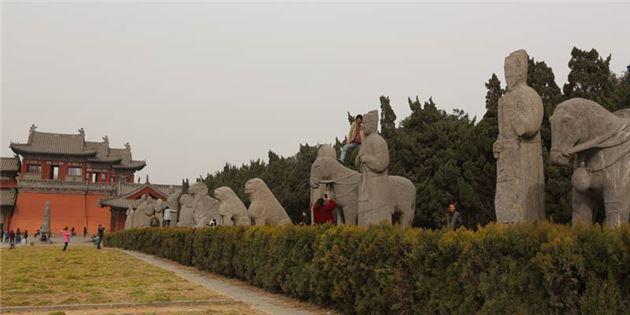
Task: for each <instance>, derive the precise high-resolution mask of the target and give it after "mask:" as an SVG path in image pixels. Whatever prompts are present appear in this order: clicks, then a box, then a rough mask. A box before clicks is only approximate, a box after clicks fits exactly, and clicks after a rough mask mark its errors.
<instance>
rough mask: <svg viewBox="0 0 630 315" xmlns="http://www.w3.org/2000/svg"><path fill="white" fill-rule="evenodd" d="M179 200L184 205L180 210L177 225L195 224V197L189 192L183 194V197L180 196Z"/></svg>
mask: <svg viewBox="0 0 630 315" xmlns="http://www.w3.org/2000/svg"><path fill="white" fill-rule="evenodd" d="M179 201H180V203H181V205H182V208H181V210H180V211H179V218H178V221H177V226H194V225H195V222H194V219H193V211H194V209H193V201H194V199H193V197H192V196H191V195H189V194H183V195H182V196H181V198H179Z"/></svg>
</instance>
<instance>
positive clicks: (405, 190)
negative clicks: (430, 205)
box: [389, 176, 416, 228]
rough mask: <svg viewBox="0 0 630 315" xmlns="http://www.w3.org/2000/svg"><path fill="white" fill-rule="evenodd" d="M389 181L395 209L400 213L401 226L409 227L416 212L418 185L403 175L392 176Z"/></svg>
mask: <svg viewBox="0 0 630 315" xmlns="http://www.w3.org/2000/svg"><path fill="white" fill-rule="evenodd" d="M389 182H390V185H391V186H392V189H391V191H392V202H394V211H395V212H397V213H398V214H399V217H398V222H399V224H400V227H402V228H405V227H409V226H411V223H412V222H413V217H414V215H415V212H416V186H415V185H414V184H413V182H411V181H410V180H409V179H407V178H405V177H401V176H390V177H389Z"/></svg>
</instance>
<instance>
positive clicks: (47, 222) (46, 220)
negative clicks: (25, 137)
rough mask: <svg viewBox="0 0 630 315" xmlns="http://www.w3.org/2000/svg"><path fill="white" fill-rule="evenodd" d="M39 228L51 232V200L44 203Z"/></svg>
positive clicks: (44, 231)
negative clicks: (42, 216)
mask: <svg viewBox="0 0 630 315" xmlns="http://www.w3.org/2000/svg"><path fill="white" fill-rule="evenodd" d="M33 126H35V125H33ZM31 128H33V127H31ZM35 128H37V127H35ZM39 230H40V232H41V233H50V201H46V203H45V204H44V219H43V221H42V226H41V228H40V229H39Z"/></svg>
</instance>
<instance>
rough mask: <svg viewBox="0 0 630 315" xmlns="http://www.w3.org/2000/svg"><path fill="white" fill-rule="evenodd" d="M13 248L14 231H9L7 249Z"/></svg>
mask: <svg viewBox="0 0 630 315" xmlns="http://www.w3.org/2000/svg"><path fill="white" fill-rule="evenodd" d="M13 248H15V232H13V230H11V231H9V249H13Z"/></svg>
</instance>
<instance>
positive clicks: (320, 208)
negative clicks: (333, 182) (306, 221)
mask: <svg viewBox="0 0 630 315" xmlns="http://www.w3.org/2000/svg"><path fill="white" fill-rule="evenodd" d="M324 198H325V199H322V198H319V199H317V201H316V202H315V204H314V205H313V216H314V220H313V221H314V223H315V224H325V223H332V224H336V223H337V220H336V219H335V215H334V214H333V210H335V207H337V203H336V202H335V200H333V199H329V198H328V195H327V194H325V195H324Z"/></svg>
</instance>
